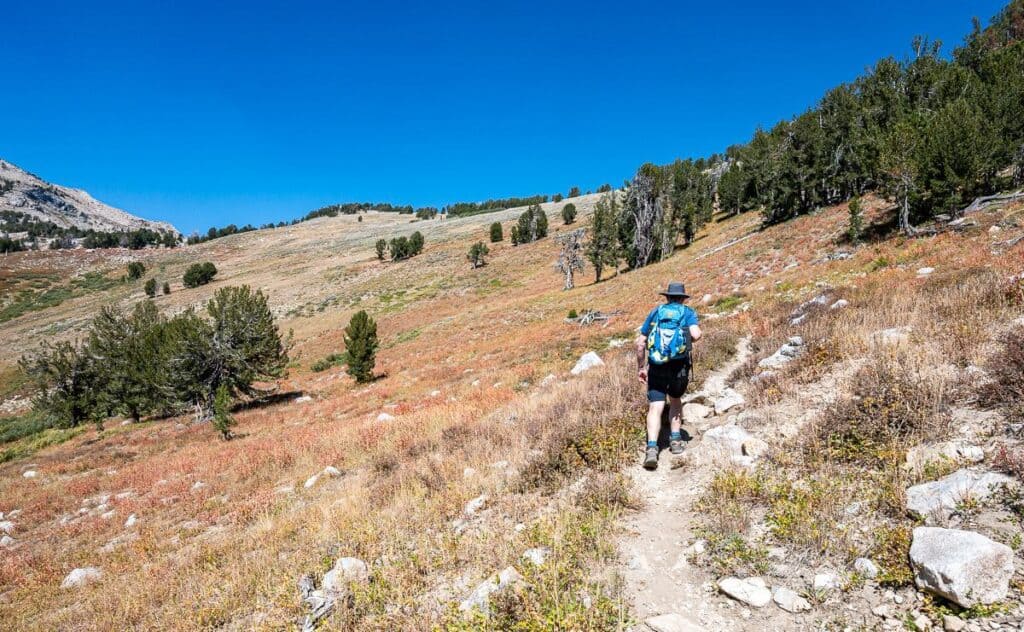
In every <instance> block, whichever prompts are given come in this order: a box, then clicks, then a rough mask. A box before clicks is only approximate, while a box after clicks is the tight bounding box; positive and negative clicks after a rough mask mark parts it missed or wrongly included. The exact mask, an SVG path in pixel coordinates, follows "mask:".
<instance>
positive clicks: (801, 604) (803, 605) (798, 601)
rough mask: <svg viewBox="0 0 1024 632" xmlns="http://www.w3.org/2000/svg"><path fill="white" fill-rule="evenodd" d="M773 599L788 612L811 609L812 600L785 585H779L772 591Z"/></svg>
mask: <svg viewBox="0 0 1024 632" xmlns="http://www.w3.org/2000/svg"><path fill="white" fill-rule="evenodd" d="M772 599H774V600H775V604H776V605H777V606H778V607H780V608H782V609H783V610H785V611H786V612H793V613H797V612H806V611H807V610H810V609H811V602H809V601H807V600H806V599H804V598H803V597H801V596H800V595H798V594H797V593H796V592H794V591H792V590H790V589H789V588H786V587H784V586H779V587H778V588H776V589H775V590H774V591H772Z"/></svg>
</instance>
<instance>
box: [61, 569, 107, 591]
mask: <svg viewBox="0 0 1024 632" xmlns="http://www.w3.org/2000/svg"><path fill="white" fill-rule="evenodd" d="M101 577H103V571H101V570H100V569H98V568H96V567H95V566H87V567H85V568H76V569H74V570H73V571H71V572H70V573H68V575H67V577H65V578H64V581H62V582H61V584H60V587H61V588H78V587H79V586H84V585H86V584H88V583H90V582H94V581H97V580H98V579H100V578H101Z"/></svg>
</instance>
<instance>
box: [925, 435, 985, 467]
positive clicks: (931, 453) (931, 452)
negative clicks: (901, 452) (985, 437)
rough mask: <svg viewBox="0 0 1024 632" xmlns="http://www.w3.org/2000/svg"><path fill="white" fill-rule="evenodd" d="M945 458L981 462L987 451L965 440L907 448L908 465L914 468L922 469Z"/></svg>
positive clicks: (954, 460) (965, 461)
mask: <svg viewBox="0 0 1024 632" xmlns="http://www.w3.org/2000/svg"><path fill="white" fill-rule="evenodd" d="M944 460H950V461H953V462H964V463H981V462H982V461H984V460H985V451H984V450H983V449H982V448H981V447H979V446H976V445H971V444H968V443H964V442H963V441H943V442H940V443H925V444H921V445H917V446H914V447H912V448H910V449H909V450H907V467H909V468H910V469H912V470H920V469H922V468H924V467H925V466H926V465H927V464H928V463H930V462H937V461H938V462H941V461H944Z"/></svg>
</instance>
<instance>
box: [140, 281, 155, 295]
mask: <svg viewBox="0 0 1024 632" xmlns="http://www.w3.org/2000/svg"><path fill="white" fill-rule="evenodd" d="M143 289H144V290H145V291H146V296H148V297H149V298H153V297H154V296H156V279H153V278H150V279H148V280H147V281H146V285H145V286H143Z"/></svg>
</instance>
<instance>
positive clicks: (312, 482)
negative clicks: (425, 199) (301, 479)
mask: <svg viewBox="0 0 1024 632" xmlns="http://www.w3.org/2000/svg"><path fill="white" fill-rule="evenodd" d="M319 480H320V475H319V474H314V475H312V476H310V477H309V478H307V479H306V482H305V483H303V484H302V486H303V487H305V488H306V489H309V488H310V487H312V486H314V485H316V483H317V481H319Z"/></svg>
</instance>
